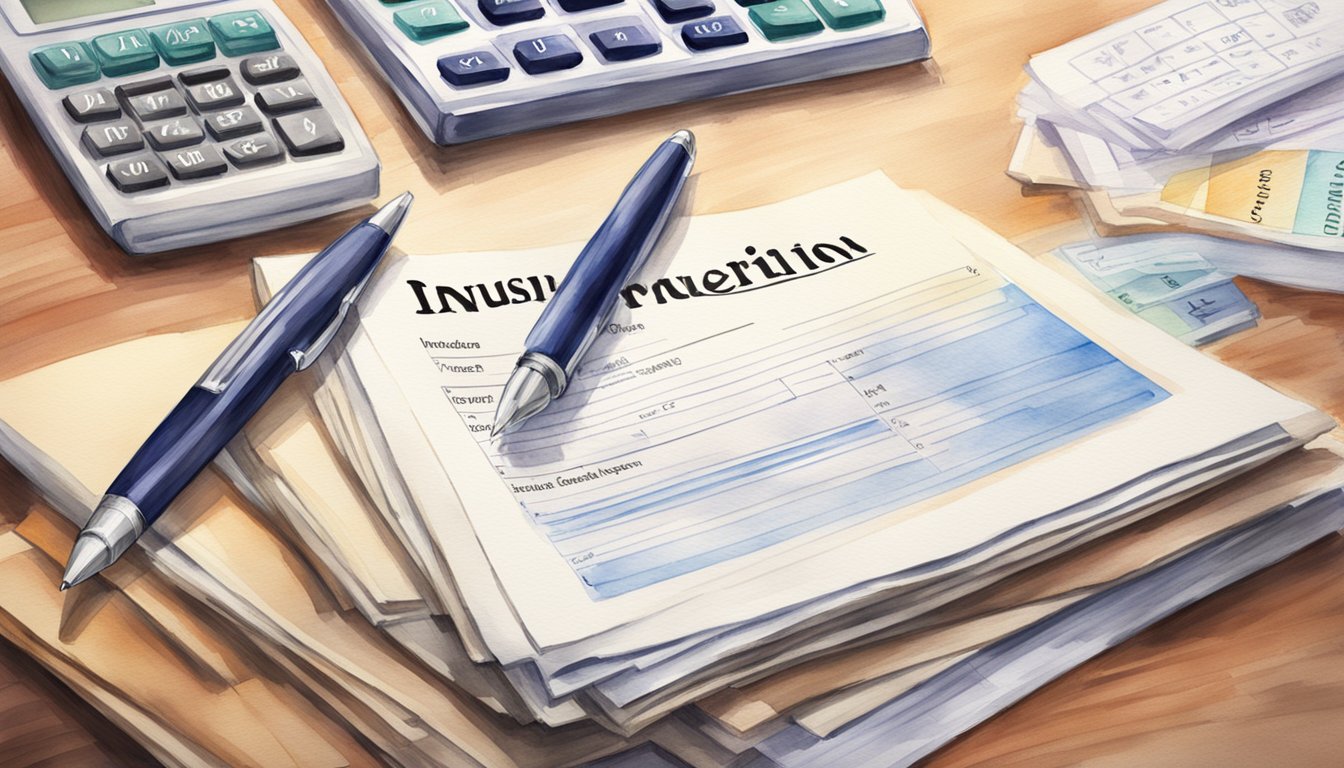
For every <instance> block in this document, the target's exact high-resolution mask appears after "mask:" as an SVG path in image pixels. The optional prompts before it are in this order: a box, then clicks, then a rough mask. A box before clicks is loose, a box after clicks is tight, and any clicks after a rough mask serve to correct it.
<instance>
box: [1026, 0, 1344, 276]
mask: <svg viewBox="0 0 1344 768" xmlns="http://www.w3.org/2000/svg"><path fill="white" fill-rule="evenodd" d="M1028 72H1029V74H1030V75H1031V77H1032V83H1031V84H1030V85H1029V86H1028V87H1027V88H1026V89H1025V90H1024V91H1023V93H1022V95H1021V97H1020V99H1019V102H1020V107H1021V114H1022V117H1023V119H1024V121H1025V123H1026V125H1025V128H1024V130H1023V132H1022V136H1021V137H1020V139H1019V141H1018V147H1017V151H1016V152H1015V153H1014V157H1013V160H1012V164H1011V166H1010V169H1009V173H1010V174H1011V175H1013V176H1014V177H1015V178H1018V179H1019V180H1022V181H1024V182H1027V183H1033V184H1046V185H1058V186H1067V187H1077V188H1081V189H1083V190H1086V193H1087V197H1088V204H1089V207H1090V208H1092V209H1093V210H1094V211H1095V212H1096V213H1097V214H1098V216H1099V218H1100V219H1101V220H1102V221H1103V222H1105V223H1108V224H1119V225H1131V226H1151V225H1153V224H1157V225H1181V226H1184V227H1187V228H1194V229H1199V230H1203V231H1208V232H1213V233H1216V234H1220V235H1225V236H1231V237H1240V238H1252V239H1258V240H1267V241H1272V242H1277V243H1283V244H1287V245H1293V246H1298V247H1302V248H1313V249H1323V250H1330V251H1341V250H1344V226H1342V225H1341V219H1340V205H1341V198H1340V192H1341V189H1344V132H1341V130H1340V127H1339V125H1340V124H1339V119H1340V117H1342V116H1344V78H1341V77H1339V74H1340V73H1341V72H1344V6H1341V5H1339V4H1338V3H1315V2H1308V3H1301V2H1297V1H1296V0H1291V1H1290V0H1231V1H1229V2H1214V1H1213V0H1168V2H1164V3H1161V4H1159V5H1157V6H1155V7H1154V8H1152V9H1150V10H1148V11H1145V12H1143V13H1141V14H1138V15H1136V16H1133V17H1131V18H1129V19H1126V20H1124V21H1122V22H1119V23H1117V24H1114V25H1112V26H1110V27H1107V28H1105V29H1102V30H1099V31H1097V32H1095V33H1093V34H1091V35H1087V36H1086V37H1083V38H1080V39H1078V40H1075V41H1073V42H1071V43H1068V44H1066V45H1063V46H1060V47H1059V48H1056V49H1054V50H1051V51H1048V52H1046V53H1043V54H1040V55H1038V56H1035V57H1033V58H1032V60H1031V62H1030V64H1029V65H1028ZM1334 287H1335V288H1336V289H1339V288H1340V287H1341V286H1338V285H1336V286H1334Z"/></svg>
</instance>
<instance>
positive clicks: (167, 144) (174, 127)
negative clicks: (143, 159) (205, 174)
mask: <svg viewBox="0 0 1344 768" xmlns="http://www.w3.org/2000/svg"><path fill="white" fill-rule="evenodd" d="M145 137H146V138H148V139H149V145H150V146H151V147H153V148H155V149H157V150H160V151H162V150H165V149H178V148H179V147H189V146H191V145H192V144H200V143H201V142H202V141H204V140H205V131H202V130H201V126H199V125H197V124H196V121H195V120H193V119H192V118H190V117H174V118H173V119H171V120H164V121H163V122H161V123H150V124H149V125H147V126H145Z"/></svg>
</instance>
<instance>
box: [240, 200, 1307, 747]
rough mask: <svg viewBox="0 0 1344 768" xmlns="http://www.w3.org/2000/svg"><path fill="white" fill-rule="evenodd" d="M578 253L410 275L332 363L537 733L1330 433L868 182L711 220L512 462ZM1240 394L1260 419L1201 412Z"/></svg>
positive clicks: (871, 633) (345, 440) (381, 292)
mask: <svg viewBox="0 0 1344 768" xmlns="http://www.w3.org/2000/svg"><path fill="white" fill-rule="evenodd" d="M930 209H933V210H936V211H937V214H934V213H931V212H930ZM895 222H899V224H897V223H895ZM948 232H955V233H956V235H955V236H952V235H949V234H948ZM572 253H573V248H572V247H565V248H557V249H547V250H544V251H540V252H534V253H509V254H501V253H489V254H465V255H455V256H410V257H405V258H402V259H400V260H399V261H397V262H396V263H394V264H392V265H391V266H390V267H389V270H388V271H387V273H386V274H384V275H383V277H382V278H381V279H380V280H379V281H377V283H376V284H375V285H374V286H372V287H371V289H370V294H369V298H368V300H367V301H366V302H365V303H364V304H363V305H362V307H361V309H360V312H359V322H358V327H357V328H356V329H354V331H353V332H352V333H351V335H350V337H349V338H348V339H347V340H346V344H345V347H344V355H343V356H341V357H337V358H335V359H333V360H329V361H328V362H327V363H325V366H326V367H327V369H328V370H329V372H330V374H331V376H333V377H334V379H335V382H334V384H331V385H332V387H333V388H334V389H335V390H339V392H340V395H339V396H337V395H333V396H332V397H331V398H330V399H328V400H327V401H326V402H327V406H326V407H325V409H324V415H326V414H327V413H328V412H332V413H331V414H330V417H329V418H327V425H328V427H329V428H330V429H331V431H332V434H333V436H334V438H335V442H336V444H337V445H338V446H340V447H341V450H342V451H343V452H344V453H346V454H347V455H348V457H349V460H350V463H351V465H352V466H353V467H355V468H356V472H357V473H358V474H360V476H361V479H362V480H363V482H364V485H365V486H366V487H367V488H370V489H374V490H372V491H371V492H370V493H369V497H370V501H371V502H372V503H373V504H374V505H375V506H377V507H379V510H380V512H381V513H382V515H383V517H385V518H386V519H387V520H389V521H392V522H389V525H390V526H393V527H402V528H407V527H409V528H413V529H417V530H424V531H425V532H426V533H427V534H428V537H429V539H428V541H427V542H421V543H420V544H419V545H418V546H423V545H424V544H426V543H427V544H428V545H430V547H431V549H428V550H425V551H422V552H420V554H419V556H418V557H416V558H415V560H416V562H418V563H421V564H424V565H425V566H427V567H428V568H430V570H431V573H428V574H426V576H427V578H430V579H434V578H435V577H437V580H442V581H446V582H448V583H449V584H450V585H451V587H452V589H451V593H450V594H445V595H444V598H445V599H444V601H443V604H444V606H445V607H446V609H447V610H448V611H449V612H450V614H451V615H452V617H453V623H454V626H456V627H458V628H459V629H460V631H461V632H462V634H463V636H464V644H465V645H466V646H468V647H472V648H477V649H479V651H481V652H482V653H483V656H482V657H481V660H493V662H495V663H497V664H499V665H501V666H502V667H503V668H504V669H505V670H506V673H507V674H506V676H507V679H508V680H509V681H510V682H511V683H513V684H514V685H515V690H516V691H517V693H518V695H519V696H520V697H521V698H522V699H523V700H524V701H525V702H526V703H527V705H528V706H529V707H530V708H531V710H532V713H533V715H534V716H536V717H538V718H540V719H545V718H546V717H547V711H546V709H545V708H546V707H548V706H549V707H552V708H554V709H558V711H559V712H562V713H563V714H564V717H566V718H569V717H574V716H579V717H585V718H592V719H595V720H598V721H599V722H602V723H604V724H606V725H607V726H608V727H611V728H613V729H617V730H619V731H621V732H625V733H630V732H634V731H637V730H638V729H639V728H641V727H643V726H644V725H646V724H648V723H651V722H655V721H656V720H657V719H658V718H660V717H662V716H663V715H665V714H667V713H669V712H671V711H674V710H675V709H676V708H677V707H680V706H682V705H685V704H688V703H690V702H693V701H695V700H697V699H699V698H701V697H703V696H705V695H707V694H709V693H712V692H714V691H717V690H721V689H723V688H724V687H725V686H727V685H730V684H734V683H738V682H741V681H743V680H747V679H753V678H759V677H761V676H762V675H768V674H770V673H772V672H776V671H778V670H782V669H785V668H787V667H790V666H792V665H793V664H795V663H797V662H799V661H801V660H804V659H807V658H810V657H814V656H817V655H820V654H823V653H827V652H833V651H836V650H839V649H843V648H846V647H850V646H853V645H854V644H856V643H860V642H869V641H872V640H873V639H875V638H877V637H879V636H882V635H883V634H884V633H892V632H896V631H899V630H901V629H908V628H909V627H911V626H913V625H912V624H911V622H915V621H918V620H920V618H921V617H925V616H932V615H935V613H936V609H938V608H939V607H940V606H942V605H945V604H947V603H948V602H950V601H952V600H954V599H956V598H958V597H960V596H962V595H965V594H968V593H970V592H973V591H975V590H977V589H981V588H983V587H985V586H986V585H988V584H991V583H995V582H996V581H997V580H999V579H1002V578H1004V577H1005V576H1006V575H1007V574H1009V573H1012V572H1015V571H1019V570H1022V569H1025V568H1028V567H1029V566H1031V565H1032V564H1035V563H1038V562H1040V561H1041V560H1043V559H1045V558H1046V557H1048V556H1049V555H1053V554H1058V553H1059V552H1062V551H1066V550H1068V549H1069V548H1070V547H1072V546H1076V545H1078V544H1080V543H1082V542H1083V541H1086V540H1089V539H1091V538H1095V537H1096V536H1100V535H1102V534H1103V533H1104V532H1106V531H1109V530H1114V529H1115V528H1116V527H1118V526H1121V525H1123V524H1124V523H1126V522H1128V521H1131V520H1133V519H1135V518H1136V517H1140V516H1142V515H1144V514H1147V513H1150V512H1152V511H1153V510H1154V509H1156V508H1159V507H1160V506H1163V505H1165V504H1166V503H1169V502H1170V501H1171V500H1172V498H1173V496H1174V495H1179V494H1181V493H1184V492H1188V490H1189V489H1193V488H1197V487H1202V486H1204V485H1207V484H1209V483H1212V482H1215V481H1216V479H1217V478H1219V477H1223V476H1225V473H1228V472H1235V471H1236V470H1237V469H1238V468H1240V467H1246V466H1250V465H1252V464H1255V463H1258V462H1260V461H1263V460H1264V459H1265V458H1266V457H1268V456H1269V455H1271V454H1274V453H1277V452H1279V451H1280V450H1284V449H1287V448H1289V447H1290V446H1291V445H1294V444H1297V443H1298V442H1300V440H1301V439H1306V438H1309V437H1310V436H1312V435H1314V434H1316V433H1317V432H1318V431H1319V430H1322V429H1325V428H1327V427H1328V421H1327V420H1321V419H1320V418H1319V417H1318V416H1312V415H1310V414H1311V411H1310V409H1304V408H1302V407H1301V406H1300V405H1297V404H1291V403H1290V401H1287V400H1285V399H1283V398H1281V397H1280V396H1278V395H1275V394H1273V393H1271V392H1269V391H1268V390H1265V389H1264V388H1263V387H1260V386H1259V385H1257V384H1255V383H1254V382H1251V381H1249V380H1246V379H1244V378H1242V377H1240V376H1238V375H1236V374H1233V373H1230V372H1229V371H1227V370H1225V369H1223V368H1221V367H1219V366H1217V365H1216V364H1213V363H1211V362H1209V361H1206V360H1204V359H1203V358H1200V357H1199V356H1198V355H1193V354H1191V353H1189V352H1188V351H1185V350H1181V349H1180V347H1179V346H1178V345H1174V344H1173V343H1172V342H1170V341H1169V340H1162V341H1160V342H1155V341H1154V339H1153V338H1152V336H1153V335H1157V337H1158V338H1159V339H1160V338H1161V337H1160V334H1156V333H1155V332H1152V333H1146V332H1145V330H1146V329H1143V328H1142V326H1138V327H1136V326H1134V325H1133V324H1132V323H1123V322H1122V323H1115V322H1114V318H1113V317H1112V316H1111V315H1109V314H1108V313H1104V312H1099V311H1098V310H1099V308H1098V307H1096V306H1095V305H1094V304H1092V303H1091V302H1090V300H1088V299H1086V297H1079V295H1078V294H1077V293H1076V289H1075V288H1073V287H1072V286H1069V285H1067V284H1063V283H1062V281H1059V280H1058V278H1056V277H1055V276H1054V275H1051V274H1048V273H1044V271H1043V270H1042V269H1041V268H1039V267H1037V266H1036V265H1034V264H1032V263H1031V262H1030V261H1029V260H1027V259H1026V258H1025V257H1023V256H1022V255H1021V254H1020V253H1018V252H1016V251H1015V250H1014V249H1012V248H1011V247H1010V246H1007V245H1006V244H1005V243H1003V242H1002V241H1001V240H999V239H998V238H996V237H994V236H993V235H991V234H989V233H986V232H985V231H984V230H982V229H980V228H978V227H977V226H975V225H974V224H973V223H969V222H967V221H965V220H964V219H962V218H960V217H958V216H957V215H956V214H954V213H950V212H948V211H946V209H943V208H940V207H938V206H937V205H936V204H933V203H931V202H929V201H924V200H921V199H920V198H918V197H915V196H912V195H909V194H907V193H903V192H900V191H899V190H897V189H895V188H894V187H893V186H892V185H891V184H890V182H888V181H886V180H885V179H883V178H881V177H869V178H867V179H863V180H860V181H857V182H853V183H851V184H848V185H843V186H841V187H837V188H833V189H830V190H826V191H823V192H820V193H816V194H814V195H811V196H808V197H805V198H801V199H798V200H795V201H791V202H789V203H785V204H780V205H778V206H773V207H771V208H769V209H765V210H760V211H752V212H744V213H740V214H724V215H720V216H710V217H699V218H697V219H695V220H693V221H691V222H690V224H689V226H688V227H687V228H686V229H685V230H684V231H683V232H679V233H678V235H677V236H676V237H675V238H674V242H673V243H671V244H669V245H668V246H667V247H665V248H664V249H663V250H662V252H661V257H660V258H659V259H658V260H657V261H656V262H655V264H654V266H653V267H652V269H651V271H650V272H649V273H648V274H649V277H647V278H645V279H643V280H641V282H639V283H637V284H634V285H632V286H630V287H628V288H627V289H626V291H625V293H624V297H625V298H624V307H623V308H622V309H621V310H620V311H619V312H618V314H617V316H616V318H615V319H614V320H613V321H612V323H611V324H610V326H609V327H608V328H607V332H606V333H605V334H603V337H602V339H601V340H600V341H599V342H598V345H597V346H596V347H595V348H594V351H593V352H592V353H591V354H590V356H589V358H588V359H587V360H586V361H585V365H584V368H583V369H582V370H581V371H580V372H579V374H578V375H577V376H576V383H575V385H574V390H572V391H571V393H570V394H569V395H568V396H567V402H568V403H569V405H568V406H565V404H564V403H558V404H557V405H556V407H555V408H554V409H552V410H550V411H548V412H547V413H545V414H543V415H542V416H540V417H538V418H537V419H534V421H533V422H532V423H530V424H529V425H528V428H527V429H525V430H523V431H522V432H520V433H519V434H518V435H516V436H513V437H511V438H510V439H508V440H505V441H504V442H503V443H502V444H499V445H494V444H492V443H491V442H490V441H489V440H488V439H487V436H488V433H489V426H490V418H491V416H492V415H493V411H494V406H495V400H494V398H495V396H496V395H497V393H498V391H499V388H500V386H501V385H502V383H503V380H504V378H505V377H506V376H507V374H508V371H509V370H510V367H511V366H512V364H513V361H514V359H516V356H517V354H518V352H519V348H518V344H519V341H520V340H521V339H522V338H523V337H524V336H525V335H526V331H527V329H528V327H530V324H531V323H532V322H533V321H534V320H535V317H536V315H537V313H538V312H539V310H540V306H541V301H542V300H544V299H545V298H546V297H547V296H549V293H550V292H551V291H553V290H554V287H553V286H554V285H556V284H557V283H558V281H559V278H560V277H561V276H562V273H563V269H564V267H565V265H566V264H567V263H568V260H569V258H570V255H571V254H572ZM301 263H302V259H299V258H295V259H290V260H263V261H261V262H259V264H258V275H259V279H260V281H261V283H262V285H263V286H265V287H267V288H271V289H273V288H274V287H275V286H277V285H279V284H281V283H282V282H283V281H284V280H286V279H288V277H289V276H290V275H292V274H293V273H294V271H296V270H297V268H298V266H299V265H300V264H301ZM1000 274H1006V275H1007V276H1008V277H1011V278H1014V279H1018V280H1019V283H1018V284H1017V285H1014V284H1012V283H1009V282H1005V281H1004V278H1003V277H1001V276H1000ZM766 289H769V291H768V292H766ZM1037 296H1039V297H1040V298H1039V299H1037V298H1035V297H1037ZM1046 302H1048V303H1046ZM1075 305H1077V306H1075ZM1064 307H1067V310H1064ZM1051 309H1057V310H1058V311H1059V313H1060V314H1062V315H1065V316H1067V317H1069V319H1070V322H1071V324H1072V326H1073V327H1072V328H1070V327H1069V325H1066V324H1065V323H1064V322H1063V321H1061V320H1060V319H1058V317H1057V316H1056V314H1052V312H1051ZM1092 323H1095V326H1093V325H1092ZM1090 335H1105V338H1107V339H1108V342H1107V345H1106V347H1104V348H1103V347H1102V346H1099V345H1098V344H1097V343H1095V342H1092V341H1088V338H1089V336H1090ZM1111 350H1114V351H1111ZM1178 350H1179V351H1178ZM1122 361H1123V362H1122ZM1137 361H1145V362H1144V363H1143V365H1144V366H1145V367H1146V366H1148V365H1152V366H1156V367H1155V368H1154V369H1153V370H1154V371H1156V370H1158V369H1160V370H1162V371H1163V372H1162V374H1161V378H1162V379H1163V380H1164V381H1167V382H1168V383H1169V386H1166V387H1163V386H1158V385H1157V384H1155V383H1154V382H1155V378H1154V377H1157V376H1158V374H1157V373H1153V374H1152V376H1149V375H1145V374H1144V373H1142V372H1141V369H1140V368H1137V367H1135V366H1136V365H1139V363H1138V362H1137ZM1186 366H1189V367H1186ZM328 383H329V384H330V383H331V382H330V380H329V381H328ZM1176 392H1179V393H1180V394H1175V393H1176ZM1226 398H1234V399H1235V400H1236V402H1238V403H1248V402H1252V401H1260V402H1262V403H1263V405H1264V406H1265V407H1267V408H1268V409H1269V410H1268V411H1266V412H1261V414H1260V415H1259V417H1256V418H1253V419H1251V420H1250V421H1248V422H1246V423H1242V424H1234V423H1230V422H1229V421H1228V420H1227V419H1225V418H1222V417H1221V416H1218V417H1215V415H1214V411H1213V410H1204V409H1206V408H1216V407H1217V406H1215V403H1216V402H1218V401H1222V402H1224V403H1228V402H1231V400H1228V399H1226ZM1247 398H1249V399H1247ZM322 402H323V400H322V399H319V406H320V407H321V404H322ZM337 403H340V408H339V410H341V411H342V412H340V413H335V412H334V411H336V410H338V408H337V407H336V405H337ZM1280 408H1283V409H1285V410H1283V411H1282V412H1281V413H1280V415H1279V416H1278V417H1273V416H1270V413H1271V412H1276V411H1278V409H1280ZM1266 417H1269V418H1268V420H1266ZM1159 422H1160V425H1159ZM1308 424H1310V425H1312V426H1307V425H1308ZM1280 425H1283V426H1287V430H1286V431H1285V430H1284V429H1283V428H1282V427H1281V426H1280ZM1294 434H1295V435H1296V436H1294ZM1191 438H1193V440H1192V439H1191ZM1130 440H1136V441H1140V443H1141V444H1142V445H1144V446H1145V447H1144V448H1143V449H1142V450H1137V451H1125V452H1124V453H1125V454H1126V455H1125V456H1124V457H1123V459H1113V458H1112V457H1110V456H1109V455H1107V458H1106V459H1104V460H1102V459H1101V458H1100V456H1102V455H1103V454H1104V453H1105V452H1107V451H1108V450H1110V447H1111V446H1115V445H1123V444H1126V443H1127V441H1130ZM1065 444H1069V445H1070V446H1071V447H1070V450H1069V451H1067V452H1060V451H1057V450H1052V449H1054V448H1058V447H1059V446H1062V445H1065ZM1150 444H1151V445H1152V446H1153V448H1152V449H1150V448H1149V447H1148V446H1149V445H1150ZM1091 452H1096V453H1091ZM1075 462H1077V463H1076V464H1075ZM1084 466H1085V467H1088V468H1089V470H1087V471H1080V470H1076V469H1072V468H1070V467H1084ZM1093 468H1095V469H1093ZM1046 477H1049V478H1058V477H1071V478H1078V480H1077V483H1076V484H1074V483H1061V482H1059V481H1057V480H1051V481H1044V480H1038V479H1037V478H1046ZM1042 489H1044V490H1042ZM412 521H419V522H418V523H416V522H412ZM967 521H972V522H970V523H968V522H967ZM436 566H437V567H439V568H440V569H441V570H440V571H439V572H438V573H437V574H434V573H432V571H433V569H434V568H435V567H436Z"/></svg>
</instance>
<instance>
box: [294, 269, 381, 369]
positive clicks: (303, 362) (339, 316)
mask: <svg viewBox="0 0 1344 768" xmlns="http://www.w3.org/2000/svg"><path fill="white" fill-rule="evenodd" d="M371 277H373V271H370V272H369V274H367V275H365V276H364V279H363V280H360V281H359V283H358V284H357V285H355V287H353V288H351V289H350V292H349V293H347V294H345V298H343V299H341V304H340V306H339V307H337V308H336V316H335V317H333V318H332V319H331V322H330V323H328V324H327V327H326V328H323V329H322V333H320V334H318V337H317V338H316V339H313V342H312V343H311V344H309V345H308V348H307V349H291V350H290V351H289V356H290V357H292V358H294V370H296V371H302V370H306V369H307V368H308V367H309V366H311V365H312V364H313V363H314V362H315V361H316V360H317V358H318V356H319V355H321V354H322V350H324V349H326V348H327V345H328V344H331V340H332V339H334V338H336V334H337V332H339V331H340V330H341V323H342V322H344V321H345V316H346V315H347V314H349V313H350V307H352V306H354V303H355V302H356V301H357V300H358V299H359V294H361V293H363V292H364V286H366V285H368V284H369V278H371Z"/></svg>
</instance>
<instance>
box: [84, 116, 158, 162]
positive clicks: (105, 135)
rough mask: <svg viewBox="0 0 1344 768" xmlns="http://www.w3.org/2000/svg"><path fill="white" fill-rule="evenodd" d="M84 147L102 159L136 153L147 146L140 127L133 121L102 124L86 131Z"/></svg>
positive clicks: (123, 120) (92, 126)
mask: <svg viewBox="0 0 1344 768" xmlns="http://www.w3.org/2000/svg"><path fill="white" fill-rule="evenodd" d="M84 146H86V147H88V148H89V150H90V151H92V152H93V153H94V154H96V155H98V156H100V157H108V156H110V155H121V154H125V153H127V152H134V151H135V150H137V149H140V148H141V147H143V146H145V140H144V139H143V138H142V137H141V136H140V126H138V125H136V124H135V122H134V121H132V120H126V119H124V118H123V119H121V120H118V121H116V122H115V123H101V124H99V125H91V126H89V127H88V128H85V129H84Z"/></svg>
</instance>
